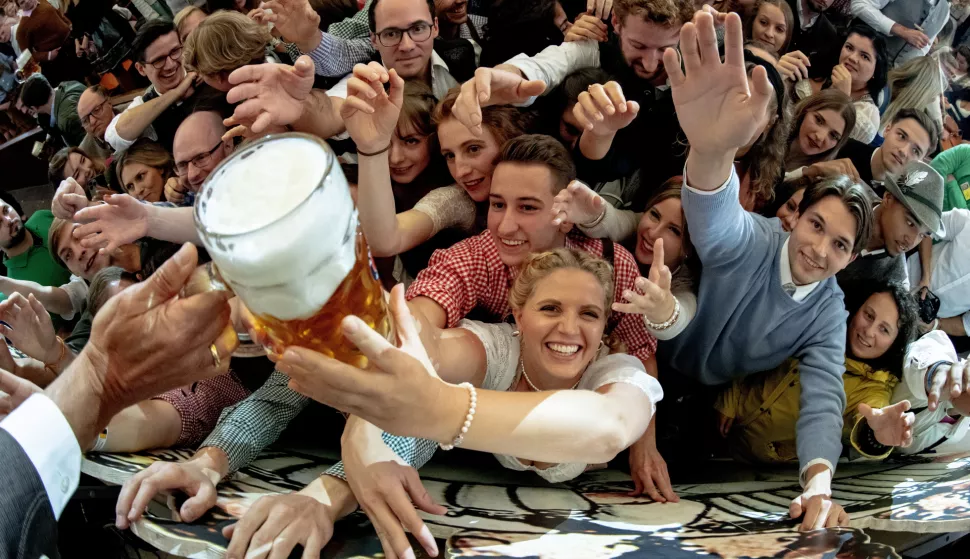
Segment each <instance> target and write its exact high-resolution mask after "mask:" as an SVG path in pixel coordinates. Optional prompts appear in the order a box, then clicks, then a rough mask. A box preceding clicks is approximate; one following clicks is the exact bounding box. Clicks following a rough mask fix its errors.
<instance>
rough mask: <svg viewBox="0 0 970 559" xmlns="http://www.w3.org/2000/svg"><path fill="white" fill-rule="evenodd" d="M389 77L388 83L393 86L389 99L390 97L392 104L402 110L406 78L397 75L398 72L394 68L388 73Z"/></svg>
mask: <svg viewBox="0 0 970 559" xmlns="http://www.w3.org/2000/svg"><path fill="white" fill-rule="evenodd" d="M387 75H388V81H389V82H390V84H391V87H390V91H389V92H388V97H390V99H391V103H393V104H394V106H395V107H398V108H400V107H401V106H402V105H404V78H402V77H401V76H399V75H397V70H395V69H393V68H392V69H391V71H390V72H388V73H387Z"/></svg>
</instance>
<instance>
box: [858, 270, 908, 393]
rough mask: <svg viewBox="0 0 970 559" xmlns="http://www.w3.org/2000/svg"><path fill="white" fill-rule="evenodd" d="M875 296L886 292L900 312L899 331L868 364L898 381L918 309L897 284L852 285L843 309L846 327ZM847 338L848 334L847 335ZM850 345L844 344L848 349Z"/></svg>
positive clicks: (876, 281)
mask: <svg viewBox="0 0 970 559" xmlns="http://www.w3.org/2000/svg"><path fill="white" fill-rule="evenodd" d="M877 293H888V294H890V295H891V296H892V298H893V301H894V302H895V303H896V311H897V312H898V313H899V321H898V322H897V324H896V326H897V328H898V332H897V333H896V339H895V340H893V343H892V345H891V346H889V349H887V350H886V353H883V354H882V355H881V356H879V357H877V358H875V359H871V360H869V361H867V364H868V365H870V366H871V367H873V368H875V369H877V370H881V371H888V372H889V373H890V374H892V375H894V376H896V377H897V378H902V368H903V358H904V356H905V355H906V347H907V346H908V345H909V344H910V343H911V342H912V341H913V340H915V339H916V333H917V325H918V320H919V310H918V309H917V306H916V301H915V300H914V299H913V296H912V295H910V293H909V290H907V289H906V287H905V286H904V285H903V284H902V283H900V282H898V281H887V280H874V281H872V282H866V284H865V285H855V286H853V289H850V290H849V291H848V292H847V293H846V309H849V310H850V313H849V318H848V321H847V323H846V324H847V325H849V326H851V324H852V320H853V319H854V318H855V315H856V314H857V313H858V312H859V311H860V310H862V307H863V306H864V305H865V304H866V301H868V300H869V298H870V297H872V296H873V295H875V294H877ZM847 335H848V333H847ZM848 347H849V345H848V344H846V349H847V350H848Z"/></svg>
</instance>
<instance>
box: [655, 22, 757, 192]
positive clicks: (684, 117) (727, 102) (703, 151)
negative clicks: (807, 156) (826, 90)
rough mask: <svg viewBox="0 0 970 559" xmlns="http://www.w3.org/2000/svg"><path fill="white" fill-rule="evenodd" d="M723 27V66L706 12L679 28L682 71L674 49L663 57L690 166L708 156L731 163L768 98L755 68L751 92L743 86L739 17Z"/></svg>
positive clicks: (754, 130) (754, 131) (745, 82)
mask: <svg viewBox="0 0 970 559" xmlns="http://www.w3.org/2000/svg"><path fill="white" fill-rule="evenodd" d="M725 28H726V29H725V41H724V53H725V54H724V62H721V57H720V55H719V54H718V48H717V36H716V35H715V33H714V17H713V16H712V15H711V13H710V12H709V11H702V12H698V13H697V14H695V16H694V21H692V22H689V23H686V24H684V26H683V28H681V31H680V49H681V53H682V55H683V62H684V70H682V69H681V66H680V60H679V59H678V56H677V51H676V50H674V49H672V48H669V49H667V50H666V51H665V52H664V68H666V69H667V74H668V76H669V78H670V87H671V93H672V94H673V99H674V105H675V106H676V110H677V118H678V120H679V121H680V125H681V128H682V129H683V130H684V133H685V134H686V136H687V140H688V141H689V143H690V147H691V148H690V156H689V157H688V158H689V159H693V160H694V162H695V163H696V162H697V160H703V159H704V158H708V157H711V158H713V159H715V160H718V162H720V160H723V159H728V160H733V157H734V153H735V152H736V151H737V149H738V148H739V147H741V146H743V145H745V144H747V143H748V142H749V141H750V140H751V138H753V137H754V136H755V134H757V132H758V131H759V130H760V128H761V126H762V125H763V124H764V122H765V120H766V118H767V115H766V114H765V112H766V109H767V107H768V103H769V101H770V99H771V96H772V86H771V83H770V82H769V81H768V74H767V73H766V72H765V69H764V68H762V67H760V66H759V67H756V68H755V69H754V70H753V71H752V77H751V87H749V85H748V76H747V72H746V71H745V67H744V51H743V43H744V39H743V37H742V34H741V18H740V17H739V16H738V15H737V14H735V13H731V14H728V15H727V17H726V19H725ZM685 70H686V73H685ZM725 178H726V177H725ZM722 180H723V178H722ZM693 186H703V185H693ZM715 186H716V185H715Z"/></svg>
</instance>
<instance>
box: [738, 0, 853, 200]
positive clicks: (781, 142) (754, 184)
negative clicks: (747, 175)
mask: <svg viewBox="0 0 970 559" xmlns="http://www.w3.org/2000/svg"><path fill="white" fill-rule="evenodd" d="M783 3H784V2H783ZM755 66H757V64H755V63H753V62H748V63H746V64H745V68H746V70H747V72H748V73H749V74H750V73H751V72H752V71H753V70H754V67H755ZM779 101H780V102H781V105H782V106H781V107H780V108H779V107H778V102H779ZM768 112H769V113H771V115H772V118H774V119H775V121H774V122H773V123H772V124H771V126H769V127H768V129H767V130H765V132H766V134H765V135H764V136H763V137H761V138H758V140H757V141H756V142H755V143H754V144H752V146H751V147H750V148H749V149H748V152H747V153H745V154H744V156H742V157H741V162H742V165H743V166H744V167H745V171H749V170H750V172H751V184H750V185H749V187H748V188H749V191H750V192H751V195H752V196H753V197H754V207H755V210H758V209H759V208H763V207H764V206H765V205H766V204H768V203H770V202H771V201H772V200H774V198H775V185H776V184H777V183H778V181H779V179H780V178H781V177H782V176H783V175H784V174H785V154H786V153H787V152H788V146H789V144H790V140H789V126H790V125H791V110H790V106H789V103H788V96H787V95H784V94H782V95H772V96H771V99H770V100H769V101H768ZM846 130H849V128H846ZM844 136H845V137H848V134H845V135H844Z"/></svg>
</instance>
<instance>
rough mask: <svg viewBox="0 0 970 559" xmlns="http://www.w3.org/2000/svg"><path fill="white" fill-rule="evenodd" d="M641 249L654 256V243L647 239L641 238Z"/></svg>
mask: <svg viewBox="0 0 970 559" xmlns="http://www.w3.org/2000/svg"><path fill="white" fill-rule="evenodd" d="M640 248H641V249H642V250H643V251H644V252H646V253H647V254H653V242H652V241H651V240H650V239H648V238H646V237H640Z"/></svg>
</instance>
